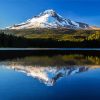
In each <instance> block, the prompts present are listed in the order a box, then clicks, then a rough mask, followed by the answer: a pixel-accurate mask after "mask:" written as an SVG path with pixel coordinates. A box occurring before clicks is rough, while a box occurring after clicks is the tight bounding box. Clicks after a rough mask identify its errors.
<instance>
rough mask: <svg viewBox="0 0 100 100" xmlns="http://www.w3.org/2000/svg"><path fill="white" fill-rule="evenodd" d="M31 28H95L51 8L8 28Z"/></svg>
mask: <svg viewBox="0 0 100 100" xmlns="http://www.w3.org/2000/svg"><path fill="white" fill-rule="evenodd" d="M31 28H50V29H52V28H68V29H95V28H94V27H93V26H90V25H89V24H86V23H83V22H78V21H77V22H76V21H73V20H70V19H67V18H64V17H62V16H61V15H59V14H58V13H56V11H54V10H52V9H49V10H45V11H44V12H42V13H40V14H39V15H38V16H34V17H33V18H32V19H28V20H27V21H26V22H23V23H21V24H16V25H14V26H11V27H8V28H7V29H31ZM96 29H98V28H96Z"/></svg>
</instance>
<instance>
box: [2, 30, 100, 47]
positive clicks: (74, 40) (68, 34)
mask: <svg viewBox="0 0 100 100" xmlns="http://www.w3.org/2000/svg"><path fill="white" fill-rule="evenodd" d="M0 47H13V48H16V47H17V48H29V47H30V48H31V47H33V48H37V47H39V48H100V31H99V30H65V29H60V30H56V29H54V30H49V29H48V30H47V29H44V30H33V29H32V30H3V31H0Z"/></svg>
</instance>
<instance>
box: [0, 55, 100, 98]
mask: <svg viewBox="0 0 100 100" xmlns="http://www.w3.org/2000/svg"><path fill="white" fill-rule="evenodd" d="M40 99H41V100H56V99H58V100H100V57H99V56H98V55H97V56H92V55H89V56H88V55H83V54H63V55H61V54H57V55H56V54H55V55H52V56H50V55H49V56H48V55H41V56H39V55H31V56H24V57H15V58H14V57H13V58H11V59H10V58H9V57H6V59H0V100H40Z"/></svg>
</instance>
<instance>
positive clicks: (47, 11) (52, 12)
mask: <svg viewBox="0 0 100 100" xmlns="http://www.w3.org/2000/svg"><path fill="white" fill-rule="evenodd" d="M46 14H48V15H50V16H54V15H56V12H55V11H54V10H53V9H48V10H45V11H44V12H43V13H40V16H43V15H46Z"/></svg>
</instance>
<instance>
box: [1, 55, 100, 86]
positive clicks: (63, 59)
mask: <svg viewBox="0 0 100 100" xmlns="http://www.w3.org/2000/svg"><path fill="white" fill-rule="evenodd" d="M99 63H100V59H99V58H98V57H89V56H88V57H87V56H86V57H85V56H83V55H57V56H51V57H50V56H29V57H24V58H17V59H12V60H5V61H1V62H0V65H3V66H5V67H6V68H9V69H13V70H15V71H18V72H24V73H25V74H26V75H27V76H31V77H33V78H36V79H38V80H39V81H40V82H42V83H44V84H46V85H47V86H53V85H54V84H55V83H56V82H57V80H59V79H60V78H61V77H66V76H70V75H74V74H77V73H81V72H84V71H88V70H89V69H93V68H99ZM94 65H95V66H94Z"/></svg>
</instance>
